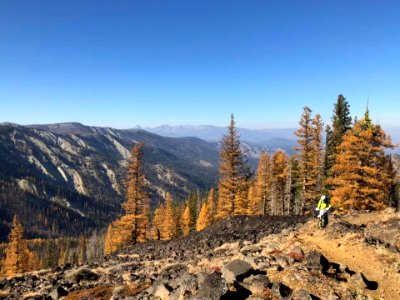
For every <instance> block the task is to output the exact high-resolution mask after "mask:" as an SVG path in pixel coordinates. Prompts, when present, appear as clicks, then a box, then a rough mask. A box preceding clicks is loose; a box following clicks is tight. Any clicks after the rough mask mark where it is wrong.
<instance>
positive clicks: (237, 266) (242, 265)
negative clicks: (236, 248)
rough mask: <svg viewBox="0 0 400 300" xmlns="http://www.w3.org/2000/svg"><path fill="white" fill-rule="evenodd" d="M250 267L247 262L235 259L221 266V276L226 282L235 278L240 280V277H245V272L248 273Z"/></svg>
mask: <svg viewBox="0 0 400 300" xmlns="http://www.w3.org/2000/svg"><path fill="white" fill-rule="evenodd" d="M252 269H253V268H252V267H251V265H250V264H249V263H248V262H246V261H244V260H240V259H235V260H233V261H231V262H229V263H228V264H226V265H225V266H224V267H223V268H222V270H221V273H222V277H224V278H225V280H226V281H227V282H228V283H233V282H234V281H235V280H239V281H240V280H241V279H243V278H245V277H246V274H248V273H249V271H251V270H252ZM249 275H250V274H249Z"/></svg>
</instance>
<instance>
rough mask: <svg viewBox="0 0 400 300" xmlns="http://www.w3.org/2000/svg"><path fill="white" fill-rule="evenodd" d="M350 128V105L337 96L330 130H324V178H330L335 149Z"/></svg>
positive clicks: (328, 128)
mask: <svg viewBox="0 0 400 300" xmlns="http://www.w3.org/2000/svg"><path fill="white" fill-rule="evenodd" d="M350 128H351V116H350V105H349V103H348V102H347V100H346V98H345V97H343V95H339V96H338V98H337V101H336V103H335V104H334V109H333V116H332V128H331V127H329V126H327V128H326V150H325V172H324V173H325V177H326V178H327V177H330V176H331V175H332V174H331V168H332V166H333V164H334V163H335V159H336V155H337V147H338V146H339V145H340V144H341V143H342V141H343V136H344V134H345V133H346V132H347V130H349V129H350Z"/></svg>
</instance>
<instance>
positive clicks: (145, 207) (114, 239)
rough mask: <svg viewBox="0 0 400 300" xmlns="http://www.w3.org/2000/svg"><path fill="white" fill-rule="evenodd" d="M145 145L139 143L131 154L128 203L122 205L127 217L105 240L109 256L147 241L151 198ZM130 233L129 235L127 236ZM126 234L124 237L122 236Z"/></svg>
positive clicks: (113, 225) (118, 223) (108, 232)
mask: <svg viewBox="0 0 400 300" xmlns="http://www.w3.org/2000/svg"><path fill="white" fill-rule="evenodd" d="M143 145H144V144H143V143H138V144H137V145H136V146H135V147H134V148H133V149H132V152H131V161H130V164H129V166H128V176H127V181H126V201H125V202H124V203H123V204H122V207H123V209H124V210H125V212H126V215H125V216H124V217H122V218H121V219H120V220H117V221H116V222H113V223H112V224H110V226H109V227H108V230H107V236H106V239H105V247H104V252H105V253H106V254H109V253H111V252H113V251H115V250H117V249H119V248H120V247H121V246H123V245H124V244H126V243H128V242H131V243H133V244H136V243H140V242H145V241H146V230H147V223H148V214H149V197H148V195H147V193H146V190H145V189H146V184H145V177H144V172H143V167H142V160H143V150H142V148H143ZM126 231H129V234H126ZM120 234H124V236H120Z"/></svg>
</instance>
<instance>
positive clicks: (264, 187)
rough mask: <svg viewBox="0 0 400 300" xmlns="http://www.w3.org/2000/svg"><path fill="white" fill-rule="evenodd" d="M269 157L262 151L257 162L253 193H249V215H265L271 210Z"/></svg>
mask: <svg viewBox="0 0 400 300" xmlns="http://www.w3.org/2000/svg"><path fill="white" fill-rule="evenodd" d="M270 190H271V158H270V156H269V154H268V153H266V152H262V153H261V155H260V160H259V162H258V167H257V173H256V178H255V181H254V191H253V193H252V194H253V195H251V194H250V193H249V197H251V198H250V199H251V200H250V202H251V204H250V206H251V211H250V212H249V214H250V215H260V214H261V215H265V214H269V213H270V212H271V203H270V202H271V201H270Z"/></svg>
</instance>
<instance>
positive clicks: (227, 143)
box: [216, 114, 251, 220]
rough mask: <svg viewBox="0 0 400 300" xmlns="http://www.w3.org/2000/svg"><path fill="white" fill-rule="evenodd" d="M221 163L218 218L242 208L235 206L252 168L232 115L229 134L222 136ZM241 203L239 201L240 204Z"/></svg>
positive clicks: (247, 181) (246, 185) (246, 186)
mask: <svg viewBox="0 0 400 300" xmlns="http://www.w3.org/2000/svg"><path fill="white" fill-rule="evenodd" d="M219 156H220V163H219V182H218V187H219V196H218V206H217V214H216V217H217V219H218V220H221V219H223V218H226V217H227V216H229V215H232V214H233V213H234V212H238V209H239V211H240V210H241V209H242V208H241V207H239V208H238V209H237V208H236V207H235V206H236V204H237V201H241V196H240V195H239V194H240V193H241V192H243V191H244V190H246V189H247V188H248V183H249V178H250V176H251V172H250V168H249V166H248V164H247V161H246V158H245V156H244V154H243V152H242V150H241V148H240V141H239V133H238V132H237V130H236V128H235V120H234V117H233V114H232V115H231V122H230V125H229V127H228V134H227V135H226V136H224V137H223V138H222V143H221V151H220V155H219ZM240 205H241V204H240V203H239V206H240Z"/></svg>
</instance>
